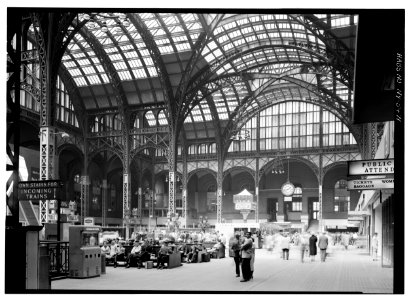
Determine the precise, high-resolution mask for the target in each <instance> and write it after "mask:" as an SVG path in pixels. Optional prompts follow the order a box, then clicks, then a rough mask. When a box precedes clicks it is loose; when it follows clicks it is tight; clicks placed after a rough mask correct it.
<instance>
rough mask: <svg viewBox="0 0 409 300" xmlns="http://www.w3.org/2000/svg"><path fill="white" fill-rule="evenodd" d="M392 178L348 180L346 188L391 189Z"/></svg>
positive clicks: (392, 186)
mask: <svg viewBox="0 0 409 300" xmlns="http://www.w3.org/2000/svg"><path fill="white" fill-rule="evenodd" d="M393 188H394V179H393V178H381V179H380V178H376V179H357V180H348V187H347V189H348V190H378V189H393Z"/></svg>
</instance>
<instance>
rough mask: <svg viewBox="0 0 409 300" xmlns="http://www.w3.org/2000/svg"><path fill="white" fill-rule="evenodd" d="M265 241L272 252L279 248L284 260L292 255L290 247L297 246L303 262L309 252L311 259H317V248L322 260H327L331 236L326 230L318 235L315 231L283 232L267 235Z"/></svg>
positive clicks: (268, 249)
mask: <svg viewBox="0 0 409 300" xmlns="http://www.w3.org/2000/svg"><path fill="white" fill-rule="evenodd" d="M265 243H266V248H267V251H270V252H272V251H273V249H274V248H276V249H279V250H280V251H281V257H282V259H283V260H288V259H289V257H290V249H291V248H293V247H294V246H297V248H299V249H300V251H301V253H300V254H301V255H300V256H301V262H304V258H305V256H306V253H308V255H309V257H310V259H311V261H315V256H316V255H317V252H318V251H317V250H318V249H320V258H321V261H322V262H325V259H326V257H327V249H328V245H329V238H328V235H327V233H326V232H322V233H321V234H320V235H318V236H317V235H316V234H315V233H314V232H304V233H298V232H296V233H294V234H290V233H288V232H281V233H277V234H275V235H274V236H267V237H266V239H265Z"/></svg>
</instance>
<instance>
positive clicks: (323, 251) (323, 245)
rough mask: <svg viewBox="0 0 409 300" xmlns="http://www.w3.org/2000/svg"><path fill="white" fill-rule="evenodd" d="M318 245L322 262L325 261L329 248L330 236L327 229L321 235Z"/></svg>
mask: <svg viewBox="0 0 409 300" xmlns="http://www.w3.org/2000/svg"><path fill="white" fill-rule="evenodd" d="M318 247H319V248H320V257H321V262H325V258H326V256H327V248H328V237H327V235H326V232H325V231H324V232H323V233H322V234H321V235H320V237H319V239H318Z"/></svg>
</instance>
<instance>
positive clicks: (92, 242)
mask: <svg viewBox="0 0 409 300" xmlns="http://www.w3.org/2000/svg"><path fill="white" fill-rule="evenodd" d="M81 235H82V236H81V240H82V243H81V247H96V246H98V232H92V231H91V232H87V231H83V232H82V234H81Z"/></svg>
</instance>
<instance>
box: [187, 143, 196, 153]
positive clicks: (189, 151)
mask: <svg viewBox="0 0 409 300" xmlns="http://www.w3.org/2000/svg"><path fill="white" fill-rule="evenodd" d="M188 154H189V155H194V154H196V145H190V146H189V148H188Z"/></svg>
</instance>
